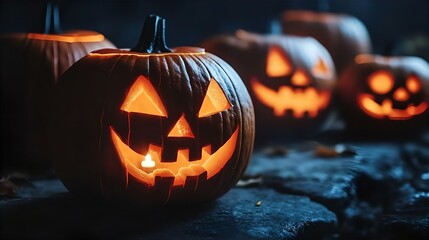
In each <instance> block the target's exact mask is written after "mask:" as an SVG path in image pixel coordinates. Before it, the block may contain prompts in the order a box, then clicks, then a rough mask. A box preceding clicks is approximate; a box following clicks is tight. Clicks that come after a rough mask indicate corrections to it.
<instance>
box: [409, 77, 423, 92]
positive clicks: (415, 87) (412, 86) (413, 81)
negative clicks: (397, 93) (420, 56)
mask: <svg viewBox="0 0 429 240" xmlns="http://www.w3.org/2000/svg"><path fill="white" fill-rule="evenodd" d="M406 84H407V88H408V90H410V92H412V93H417V92H418V91H420V89H421V85H420V81H419V79H418V78H417V76H415V75H411V76H409V77H408V79H407V83H406Z"/></svg>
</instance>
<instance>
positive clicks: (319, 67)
mask: <svg viewBox="0 0 429 240" xmlns="http://www.w3.org/2000/svg"><path fill="white" fill-rule="evenodd" d="M312 70H313V75H315V76H327V75H329V73H330V70H329V67H328V65H327V64H326V62H325V61H324V60H323V59H322V58H319V59H318V60H317V63H316V65H314V67H313V69H312Z"/></svg>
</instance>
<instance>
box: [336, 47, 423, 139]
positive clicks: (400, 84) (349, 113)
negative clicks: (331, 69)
mask: <svg viewBox="0 0 429 240" xmlns="http://www.w3.org/2000/svg"><path fill="white" fill-rule="evenodd" d="M428 93H429V64H427V63H426V62H425V61H424V60H423V59H420V58H417V57H383V56H377V55H359V56H357V57H356V59H355V63H354V64H351V65H350V66H349V67H348V68H346V70H345V72H344V73H343V74H342V75H341V80H340V85H339V94H340V96H341V97H342V101H343V105H344V106H343V111H344V112H345V114H344V115H345V117H346V118H347V120H348V123H349V125H350V126H351V127H353V128H354V129H356V130H358V131H359V130H363V129H370V130H371V131H375V132H383V133H386V134H388V135H396V134H403V132H404V130H405V131H411V130H412V128H415V127H419V126H420V125H421V124H422V123H424V122H425V121H427V116H426V115H427V112H428V110H427V109H428V106H429V100H428V99H429V94H428Z"/></svg>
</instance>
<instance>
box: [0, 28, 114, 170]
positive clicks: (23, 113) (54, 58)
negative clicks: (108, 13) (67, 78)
mask: <svg viewBox="0 0 429 240" xmlns="http://www.w3.org/2000/svg"><path fill="white" fill-rule="evenodd" d="M114 47H115V46H114V45H113V44H112V43H111V42H109V41H108V40H107V39H104V36H103V35H101V34H99V33H96V32H90V31H74V32H67V33H64V34H56V35H54V34H35V33H29V34H24V33H22V34H21V33H19V34H18V33H17V34H6V35H3V36H1V37H0V48H1V56H2V63H1V64H2V67H1V76H2V116H3V123H2V124H3V125H2V130H3V132H4V133H5V134H4V135H3V142H7V143H9V144H8V145H9V147H8V148H7V149H6V150H5V154H6V155H7V156H9V157H8V159H14V160H13V161H14V162H12V163H5V164H4V165H14V166H16V165H19V166H20V167H23V168H25V169H34V168H37V167H40V163H45V164H46V163H49V162H50V150H49V146H48V142H49V141H48V128H49V122H50V111H51V101H52V95H53V91H54V87H55V85H56V82H57V80H58V77H59V76H60V75H61V74H62V73H63V72H64V71H65V70H67V68H69V67H70V66H71V65H72V64H73V63H75V62H76V61H77V60H79V59H80V58H82V57H83V56H85V55H86V54H88V53H89V52H91V51H94V50H98V49H101V48H114Z"/></svg>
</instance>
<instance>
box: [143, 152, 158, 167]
mask: <svg viewBox="0 0 429 240" xmlns="http://www.w3.org/2000/svg"><path fill="white" fill-rule="evenodd" d="M141 166H142V167H143V168H153V167H155V161H153V160H152V157H151V156H150V154H149V153H148V154H147V155H146V156H145V157H144V160H143V161H142V163H141Z"/></svg>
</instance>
